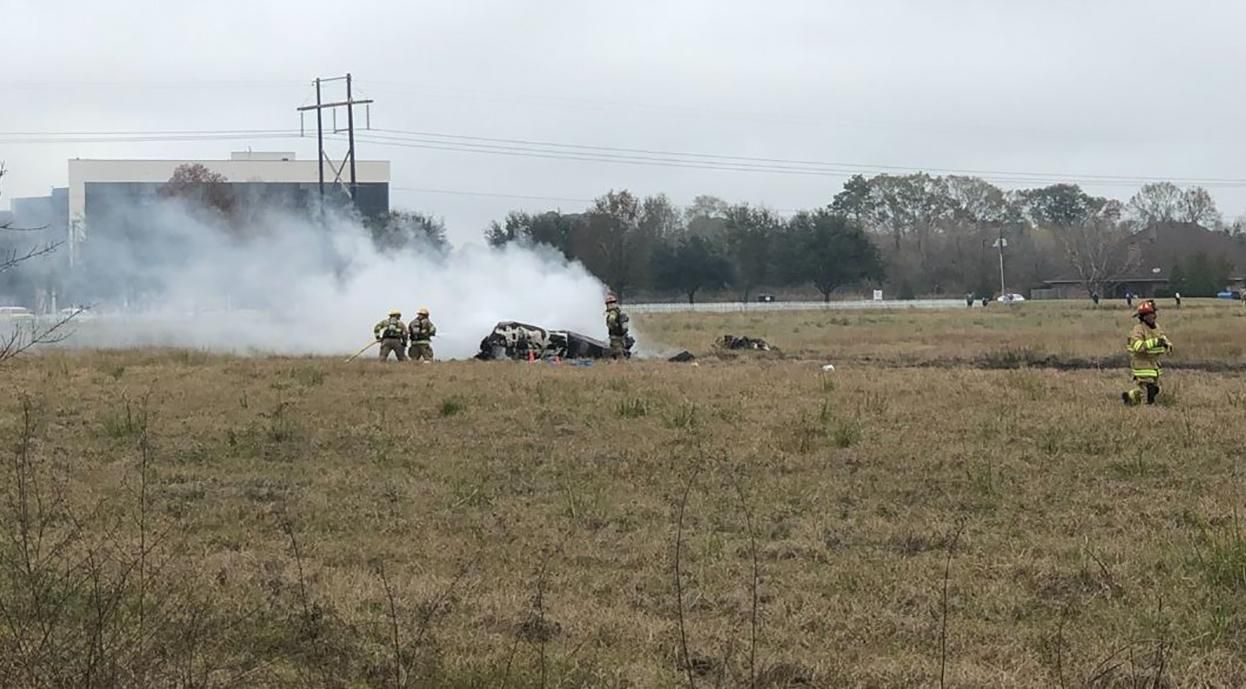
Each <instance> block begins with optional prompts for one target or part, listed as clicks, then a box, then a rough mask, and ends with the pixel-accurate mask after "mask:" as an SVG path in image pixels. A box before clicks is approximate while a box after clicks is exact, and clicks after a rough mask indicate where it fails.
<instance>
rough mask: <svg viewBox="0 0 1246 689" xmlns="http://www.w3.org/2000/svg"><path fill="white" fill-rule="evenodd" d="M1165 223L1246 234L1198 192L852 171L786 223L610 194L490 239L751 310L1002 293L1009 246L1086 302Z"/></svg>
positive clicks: (1027, 270)
mask: <svg viewBox="0 0 1246 689" xmlns="http://www.w3.org/2000/svg"><path fill="white" fill-rule="evenodd" d="M1155 223H1192V224H1197V225H1200V226H1203V227H1206V228H1210V229H1215V230H1222V231H1224V232H1226V233H1230V234H1234V233H1236V234H1238V235H1239V236H1240V235H1241V234H1242V230H1243V227H1242V222H1241V221H1238V222H1237V223H1235V224H1233V225H1226V224H1225V223H1224V222H1223V220H1222V219H1221V216H1220V213H1219V211H1218V210H1217V209H1216V206H1215V203H1214V201H1213V200H1212V198H1211V195H1210V194H1209V193H1208V192H1207V191H1206V190H1205V189H1202V188H1199V187H1192V188H1189V189H1181V188H1178V187H1177V186H1175V185H1173V184H1170V183H1166V182H1165V183H1156V184H1149V185H1146V186H1144V187H1143V188H1142V189H1141V190H1140V191H1139V192H1138V193H1137V194H1135V195H1134V196H1133V197H1132V198H1130V199H1129V200H1128V201H1127V202H1124V203H1122V202H1120V201H1118V200H1115V199H1110V198H1106V197H1100V196H1094V195H1091V194H1088V193H1086V192H1085V191H1083V190H1082V189H1081V188H1080V187H1079V186H1077V185H1073V184H1055V185H1051V186H1047V187H1041V188H1035V189H1022V190H1012V191H1005V190H1003V189H1000V188H999V187H996V186H995V185H993V184H991V183H989V182H987V181H985V180H982V179H979V178H976V177H963V176H954V175H953V176H945V177H938V176H931V175H927V174H913V175H904V176H895V175H878V176H875V177H872V178H867V177H864V176H860V175H858V176H854V177H852V178H850V179H849V180H848V181H847V182H846V183H845V184H844V186H843V188H842V189H841V191H840V192H839V193H838V194H836V195H835V196H834V197H832V198H831V199H830V200H829V201H828V203H827V204H826V206H824V207H822V208H818V209H814V210H809V211H803V212H799V213H795V214H793V215H789V216H787V217H784V216H782V215H780V214H779V213H777V212H775V211H773V210H771V209H768V208H765V207H762V206H755V205H750V204H747V203H734V204H733V203H729V202H727V201H725V200H722V199H719V198H716V197H712V196H700V197H697V198H696V199H695V200H694V201H693V202H692V204H691V205H689V206H687V207H683V208H681V207H677V206H676V205H674V204H673V203H672V202H671V201H670V199H668V198H667V197H666V196H664V195H657V196H650V197H644V198H640V197H637V196H635V195H633V194H632V193H630V192H628V191H626V190H624V191H611V192H609V193H607V194H605V195H603V196H601V197H600V198H598V199H596V200H595V201H594V202H593V204H592V206H591V207H590V208H589V209H588V210H586V211H584V212H581V213H561V212H558V211H547V212H538V213H532V212H523V211H514V212H511V213H509V214H508V215H507V216H506V218H505V219H503V220H501V221H495V222H494V223H492V224H491V226H490V227H489V228H488V229H487V230H486V231H485V238H486V240H487V241H488V242H489V243H490V244H492V245H494V246H500V245H503V244H507V243H510V242H519V243H524V244H533V245H546V246H548V247H552V248H553V249H554V250H557V251H559V252H561V253H562V254H563V255H564V256H566V257H567V258H568V259H574V260H578V261H580V262H581V263H583V264H584V266H585V267H587V268H588V269H589V270H590V271H591V272H592V273H593V274H595V275H596V276H597V277H599V278H600V279H601V280H602V281H603V282H605V283H606V284H608V285H609V286H610V287H611V288H612V289H614V290H615V291H616V292H619V293H620V294H624V295H626V294H628V293H637V292H644V293H646V294H654V293H668V294H673V293H679V294H681V295H683V296H684V297H686V298H687V299H688V300H689V301H693V300H695V299H696V296H697V294H698V293H699V292H701V291H702V290H722V289H730V290H733V291H734V292H735V293H736V294H737V295H738V297H739V298H740V299H743V300H746V301H747V300H749V299H750V298H751V297H752V296H753V295H755V294H757V293H758V292H759V291H761V290H775V289H781V288H791V289H803V288H813V289H816V290H817V291H818V292H819V293H820V294H821V295H822V297H823V298H824V299H828V300H829V299H830V298H831V296H832V295H833V294H834V293H835V292H836V291H837V290H842V289H848V288H851V289H854V290H862V289H865V288H867V287H870V286H883V287H884V288H885V289H886V290H887V291H888V293H890V294H892V295H894V296H896V297H898V298H912V297H913V296H916V295H941V294H942V295H947V294H956V295H961V294H964V293H967V292H972V293H974V294H976V295H979V296H988V295H993V294H995V293H997V292H998V290H999V287H1000V284H999V280H1000V278H999V253H998V252H999V249H998V248H997V242H1000V241H1001V240H1002V242H1003V243H1004V244H1005V246H1006V248H1005V250H1004V254H1005V260H1006V262H1007V271H1006V274H1007V282H1008V284H1007V285H1006V288H1007V289H1008V290H1010V291H1012V290H1017V291H1022V290H1025V289H1028V288H1030V287H1035V286H1041V285H1042V283H1043V281H1044V280H1049V279H1052V278H1055V277H1064V278H1067V279H1073V280H1076V281H1078V282H1080V283H1082V285H1083V286H1084V287H1085V289H1086V292H1087V294H1089V293H1091V292H1096V291H1098V292H1105V291H1106V288H1108V287H1110V286H1111V285H1112V284H1113V283H1114V282H1115V281H1119V280H1121V279H1122V278H1124V277H1126V276H1128V275H1131V274H1132V273H1133V272H1134V271H1136V270H1138V269H1139V265H1140V261H1141V260H1142V247H1141V246H1140V243H1139V241H1137V237H1138V234H1139V231H1140V230H1141V229H1143V228H1145V227H1148V226H1152V225H1154V224H1155ZM1201 265H1202V264H1201V263H1198V262H1192V265H1191V266H1190V268H1189V270H1194V271H1197V270H1200V269H1201V268H1200V266H1201ZM1213 267H1214V268H1216V269H1217V270H1216V272H1223V271H1221V270H1219V269H1220V268H1222V267H1223V266H1220V265H1217V266H1213ZM1180 277H1183V279H1186V280H1196V281H1197V280H1211V278H1210V277H1206V276H1202V277H1197V278H1196V277H1194V276H1191V275H1189V274H1188V272H1187V274H1186V275H1184V276H1180Z"/></svg>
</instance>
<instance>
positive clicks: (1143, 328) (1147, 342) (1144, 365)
mask: <svg viewBox="0 0 1246 689" xmlns="http://www.w3.org/2000/svg"><path fill="white" fill-rule="evenodd" d="M1137 316H1138V325H1135V326H1134V329H1133V331H1132V332H1130V333H1129V340H1128V344H1127V345H1126V347H1125V348H1126V349H1127V350H1129V369H1130V371H1129V372H1130V374H1131V375H1132V376H1133V379H1134V387H1133V388H1132V389H1130V390H1128V391H1127V392H1122V393H1121V401H1123V402H1124V403H1125V404H1126V405H1128V406H1134V405H1137V404H1141V403H1142V401H1143V399H1145V400H1146V403H1147V404H1155V398H1156V397H1158V396H1159V376H1160V365H1159V358H1160V357H1161V356H1163V355H1165V354H1168V353H1171V352H1172V343H1171V342H1169V341H1168V337H1167V336H1166V335H1164V331H1163V330H1161V329H1160V327H1159V325H1158V324H1157V323H1156V322H1155V316H1156V314H1155V301H1154V300H1151V299H1147V300H1146V301H1143V302H1142V303H1141V304H1139V305H1138V313H1137Z"/></svg>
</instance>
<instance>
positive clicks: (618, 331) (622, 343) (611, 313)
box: [606, 293, 632, 359]
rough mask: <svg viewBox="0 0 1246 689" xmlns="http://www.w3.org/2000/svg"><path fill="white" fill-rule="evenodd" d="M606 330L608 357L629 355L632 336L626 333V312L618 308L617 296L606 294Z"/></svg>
mask: <svg viewBox="0 0 1246 689" xmlns="http://www.w3.org/2000/svg"><path fill="white" fill-rule="evenodd" d="M606 332H608V333H609V334H610V358H611V359H623V358H626V357H628V356H631V351H629V350H631V348H632V338H631V337H630V336H628V334H627V314H625V313H623V311H622V310H621V309H619V298H618V297H616V296H614V294H613V293H611V294H607V295H606Z"/></svg>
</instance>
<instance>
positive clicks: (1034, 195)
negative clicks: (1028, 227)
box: [1017, 184, 1122, 227]
mask: <svg viewBox="0 0 1246 689" xmlns="http://www.w3.org/2000/svg"><path fill="white" fill-rule="evenodd" d="M1017 201H1018V203H1019V205H1020V207H1021V209H1022V212H1023V213H1024V214H1025V216H1026V217H1027V218H1028V219H1029V221H1030V222H1032V223H1034V224H1035V225H1041V226H1044V227H1071V226H1073V225H1078V224H1082V223H1085V222H1087V221H1090V220H1096V219H1098V220H1107V221H1111V222H1114V221H1116V220H1119V219H1120V216H1121V212H1122V206H1121V203H1120V202H1119V201H1116V200H1115V199H1107V198H1103V197H1101V196H1091V195H1089V194H1087V193H1086V192H1084V191H1082V188H1081V187H1079V186H1077V185H1076V184H1053V185H1051V186H1049V187H1043V188H1041V189H1027V190H1024V191H1021V192H1019V193H1018V194H1017Z"/></svg>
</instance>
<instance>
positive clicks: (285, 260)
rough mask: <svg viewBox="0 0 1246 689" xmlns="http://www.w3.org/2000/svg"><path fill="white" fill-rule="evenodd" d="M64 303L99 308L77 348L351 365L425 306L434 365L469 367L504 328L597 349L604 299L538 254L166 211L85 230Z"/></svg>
mask: <svg viewBox="0 0 1246 689" xmlns="http://www.w3.org/2000/svg"><path fill="white" fill-rule="evenodd" d="M81 254H82V256H83V257H84V260H83V263H84V265H83V266H82V267H80V268H79V269H78V270H76V271H75V272H74V273H73V274H72V289H71V290H70V291H71V294H72V297H71V298H72V299H74V300H76V301H90V302H95V303H98V304H99V306H98V307H97V308H94V309H92V312H91V318H90V319H89V320H86V321H84V322H82V323H81V324H79V326H78V332H77V334H76V336H75V338H74V342H73V344H74V345H76V346H83V347H102V348H107V347H131V346H176V347H194V348H203V349H209V350H215V351H228V352H238V353H278V354H304V353H306V354H347V353H353V352H355V351H357V350H358V349H360V348H361V347H363V346H364V345H366V344H367V343H368V342H369V341H370V340H371V339H372V327H373V325H375V324H376V322H377V321H379V320H381V319H383V318H384V317H385V315H386V313H387V312H388V311H389V310H390V309H391V308H397V309H399V310H401V311H402V313H403V318H404V320H406V321H409V320H410V319H411V318H413V317H414V316H415V312H416V310H417V309H418V308H420V307H421V306H424V307H427V308H428V309H429V310H430V311H431V318H432V320H433V322H434V324H436V326H437V337H436V338H435V339H434V341H433V346H434V349H435V350H436V352H437V356H438V358H466V357H470V356H472V355H474V354H475V353H476V351H477V350H478V347H479V344H480V340H481V338H483V337H484V336H485V335H486V334H488V332H489V331H490V330H491V329H492V327H493V325H494V324H495V323H497V322H498V321H502V320H517V321H523V322H528V323H533V324H536V325H541V326H544V327H548V328H554V329H568V330H575V331H578V332H582V333H584V334H586V335H590V336H593V337H600V338H604V337H605V335H606V333H605V325H604V321H603V318H602V306H601V304H602V296H603V295H604V293H605V291H606V290H605V287H604V286H603V285H602V284H601V283H600V282H599V281H598V280H597V279H596V278H594V277H593V276H592V275H590V274H589V273H588V272H587V271H586V270H585V269H584V268H583V266H581V265H580V264H579V263H573V262H568V261H566V260H565V259H564V258H563V257H562V256H561V255H559V254H557V253H556V252H554V251H547V250H544V249H543V248H540V247H523V246H517V245H509V246H506V247H502V248H492V247H484V246H471V245H469V246H465V247H462V248H459V249H455V250H452V251H449V252H448V253H443V252H441V251H439V250H436V249H434V248H432V247H430V246H428V245H422V244H417V245H413V246H410V247H408V248H406V249H403V250H400V251H394V252H381V251H378V250H377V248H376V247H375V246H374V244H373V242H372V240H371V238H370V236H369V234H368V232H367V230H366V229H365V228H364V227H363V225H362V224H361V223H360V222H358V221H357V220H353V219H351V218H347V217H343V216H341V215H329V216H328V217H327V218H326V219H325V221H324V222H314V221H312V220H311V219H310V218H308V217H306V215H305V214H299V213H290V212H285V211H276V210H267V211H262V212H258V213H256V214H253V215H252V216H251V217H250V219H249V220H247V221H246V222H245V223H241V224H240V223H239V222H238V221H237V220H234V221H232V222H225V221H224V220H223V219H221V218H220V217H217V216H214V215H212V214H210V213H203V212H199V211H197V210H192V209H190V208H188V207H187V206H185V205H183V204H182V203H180V202H178V201H175V200H161V201H158V202H153V203H150V204H143V205H142V207H132V208H126V209H122V210H121V211H120V212H114V213H112V214H110V215H109V217H108V220H107V221H106V222H101V223H98V224H97V225H96V226H94V227H92V228H91V229H90V230H89V232H88V235H87V239H86V241H85V242H84V243H83V244H82V246H81Z"/></svg>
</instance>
